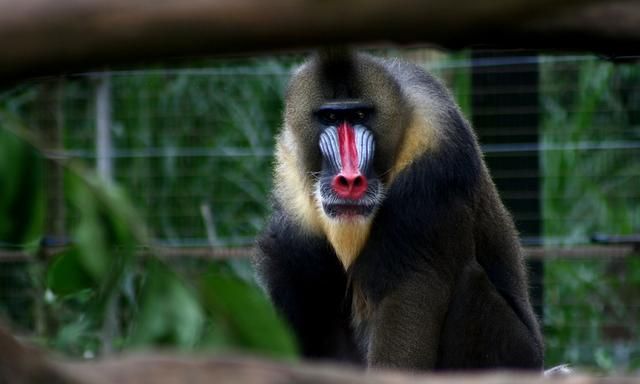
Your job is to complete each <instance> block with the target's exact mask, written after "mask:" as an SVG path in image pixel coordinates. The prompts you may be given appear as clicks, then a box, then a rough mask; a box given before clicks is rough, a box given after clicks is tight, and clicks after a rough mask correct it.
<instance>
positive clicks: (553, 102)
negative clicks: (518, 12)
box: [541, 59, 640, 372]
mask: <svg viewBox="0 0 640 384" xmlns="http://www.w3.org/2000/svg"><path fill="white" fill-rule="evenodd" d="M571 68H577V71H573V70H571V71H569V70H567V64H566V63H553V62H549V63H546V64H543V65H542V66H541V70H542V72H541V87H542V89H541V95H542V96H541V97H542V99H541V102H542V106H543V108H544V109H543V115H542V121H543V126H542V129H543V143H544V146H545V147H547V148H549V149H548V150H547V151H545V152H543V157H542V167H543V172H544V183H543V194H544V205H543V212H544V235H545V239H547V241H548V242H550V243H552V244H565V245H571V244H581V243H588V242H589V240H590V236H591V235H593V234H596V233H607V234H630V233H638V232H640V205H638V204H637V201H638V200H637V199H638V195H637V191H639V190H640V177H639V175H640V161H639V160H640V159H639V158H638V149H637V148H636V149H625V147H624V146H623V145H621V144H624V143H634V142H637V140H638V139H639V138H640V119H639V116H638V108H637V105H638V104H637V101H639V100H640V87H639V85H640V69H639V68H638V67H637V66H631V65H614V64H612V63H608V62H604V61H600V60H596V59H590V60H587V61H584V62H582V63H581V64H580V65H579V66H575V64H574V65H573V66H572V67H571ZM616 146H617V147H619V148H618V149H615V147H616ZM607 147H609V149H606V148H607ZM589 148H590V149H589ZM598 148H602V149H598ZM606 256H607V255H606V254H603V255H602V257H603V259H602V260H592V261H579V260H572V261H566V260H553V261H548V262H546V263H545V280H544V287H545V298H544V300H545V318H544V327H545V337H546V342H547V352H546V356H547V364H548V365H555V364H559V363H570V364H573V365H577V366H583V367H591V368H592V369H597V370H600V371H605V372H611V371H613V370H617V371H630V370H638V369H640V348H638V346H637V340H638V338H640V333H639V330H638V327H637V324H638V323H640V312H639V311H638V307H637V305H636V304H635V299H634V298H635V297H637V296H638V294H640V284H639V281H638V279H637V275H638V273H640V269H638V268H639V267H640V264H639V263H638V262H637V260H633V259H632V260H626V261H611V260H609V261H607V259H606Z"/></svg>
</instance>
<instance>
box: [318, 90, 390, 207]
mask: <svg viewBox="0 0 640 384" xmlns="http://www.w3.org/2000/svg"><path fill="white" fill-rule="evenodd" d="M314 119H315V120H316V124H317V126H318V127H320V135H319V139H318V149H317V150H319V151H320V154H321V158H322V165H321V170H320V172H319V177H318V179H317V181H316V182H315V194H314V195H315V199H316V203H317V204H318V206H319V207H321V208H322V210H323V212H324V214H325V215H326V216H327V217H329V218H331V219H340V220H358V219H363V218H368V217H369V216H371V215H372V214H373V213H374V211H375V208H376V207H377V206H378V205H379V204H380V203H381V201H382V199H383V190H384V188H383V185H382V183H381V181H380V179H379V177H378V175H377V174H376V171H375V167H374V158H375V153H376V142H375V135H374V132H373V130H372V129H371V124H373V122H374V120H375V109H374V107H373V106H372V105H370V104H367V103H364V102H361V101H358V100H342V101H330V102H327V103H324V104H322V105H321V106H320V107H319V108H318V109H317V110H316V111H315V112H314Z"/></svg>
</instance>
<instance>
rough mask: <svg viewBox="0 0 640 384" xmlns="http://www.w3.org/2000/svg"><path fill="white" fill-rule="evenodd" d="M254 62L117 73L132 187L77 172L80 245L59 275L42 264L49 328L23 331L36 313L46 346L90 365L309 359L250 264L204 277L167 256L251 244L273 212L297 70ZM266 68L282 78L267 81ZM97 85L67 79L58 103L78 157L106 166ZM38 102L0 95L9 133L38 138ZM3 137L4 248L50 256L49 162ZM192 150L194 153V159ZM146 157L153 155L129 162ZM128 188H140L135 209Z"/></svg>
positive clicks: (119, 118)
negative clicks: (183, 249)
mask: <svg viewBox="0 0 640 384" xmlns="http://www.w3.org/2000/svg"><path fill="white" fill-rule="evenodd" d="M244 65H245V66H244V67H243V68H231V67H224V66H222V67H220V68H214V69H213V70H212V69H207V71H214V75H212V76H209V75H207V74H206V73H203V74H198V75H195V76H188V75H186V74H185V73H184V72H176V73H166V72H163V71H160V72H153V71H151V72H148V73H140V74H133V75H123V76H121V77H118V76H115V77H113V78H112V81H113V83H112V85H113V89H114V94H113V110H114V116H113V119H114V123H113V132H112V133H113V138H114V147H115V148H116V149H117V150H118V151H121V153H116V157H115V158H116V162H115V164H114V165H115V174H116V175H117V176H116V177H117V178H118V179H117V180H116V182H115V183H109V182H105V181H103V180H101V179H99V178H98V177H96V176H95V175H94V173H93V172H92V171H89V170H88V169H86V168H85V167H86V166H91V165H92V164H90V163H89V164H87V163H86V162H84V163H81V162H79V161H77V160H76V161H72V162H71V163H69V164H65V166H66V171H65V176H64V198H65V202H64V206H65V211H66V225H65V227H66V228H67V230H68V234H69V239H70V241H71V243H70V244H69V245H68V246H67V247H66V248H65V249H64V251H63V252H62V253H61V254H58V255H57V256H56V257H55V259H53V261H52V262H51V263H50V264H49V265H48V266H45V267H46V268H44V269H43V268H41V266H42V265H41V264H40V263H36V264H34V268H32V273H31V275H32V277H33V280H32V281H31V282H30V286H29V289H35V290H36V291H38V292H39V293H38V295H37V296H36V297H35V298H34V299H33V301H32V307H33V308H39V309H38V310H36V311H31V312H32V313H34V314H33V316H34V317H35V320H34V322H35V323H37V324H40V326H32V325H27V324H26V323H24V322H22V321H23V320H24V314H21V316H22V317H21V316H18V317H17V320H18V322H21V323H22V324H23V325H24V326H29V327H33V328H35V329H36V331H37V332H38V334H36V335H35V337H37V338H41V339H43V340H44V342H46V343H48V344H49V345H51V346H53V347H55V348H57V349H59V350H61V351H64V352H65V353H67V354H71V355H76V356H85V357H92V356H96V355H98V354H101V353H102V352H104V351H109V350H112V349H126V348H136V349H139V348H149V347H154V346H162V347H174V348H179V349H183V350H194V349H197V350H211V349H213V350H229V349H232V350H247V351H252V352H255V353H263V354H268V355H271V356H278V357H288V358H291V357H294V356H295V355H296V348H295V342H294V340H293V338H292V336H291V334H290V332H289V330H288V329H287V328H286V327H285V326H284V324H283V323H282V321H281V320H280V319H279V318H278V316H277V314H276V313H275V311H274V309H273V308H272V307H271V304H270V303H269V301H268V300H267V299H266V298H265V297H264V294H263V293H262V292H261V290H260V289H259V288H258V287H257V286H256V285H255V283H254V282H253V281H252V276H251V274H250V273H247V271H248V269H247V267H246V265H243V263H238V262H228V263H227V262H221V263H211V262H209V263H204V264H203V263H200V265H198V266H197V270H194V269H191V270H190V269H189V268H182V267H180V268H176V266H174V265H167V264H165V263H163V262H161V261H160V260H158V259H156V258H155V257H154V249H155V248H154V245H155V241H156V240H155V239H158V238H159V239H160V240H161V241H162V240H164V239H167V240H170V241H175V240H176V239H183V240H185V241H186V242H188V241H189V240H190V239H205V240H206V241H207V242H208V244H211V245H221V244H224V245H227V244H244V243H246V242H247V241H248V240H249V239H251V238H252V237H253V236H255V234H256V233H257V231H258V230H259V229H260V228H261V226H262V223H263V220H264V218H265V217H266V216H267V211H268V205H267V199H266V196H267V194H268V190H269V179H270V178H269V177H268V176H266V175H268V173H269V169H270V161H271V157H270V156H271V148H272V146H273V132H274V130H275V129H276V128H277V121H278V120H279V117H280V108H281V100H282V96H283V92H284V83H285V79H286V71H287V69H286V68H288V67H285V66H283V65H282V64H280V63H279V62H276V61H269V60H266V61H261V62H260V63H257V62H251V61H249V62H247V63H245V64H244ZM229 71H230V72H229ZM234 71H236V72H234ZM196 72H197V73H199V72H198V70H197V69H196ZM215 73H217V75H216V74H215ZM264 73H267V78H270V79H271V80H265V79H260V78H261V77H263V75H264ZM269 73H271V74H269ZM229 75H231V77H230V76H229ZM231 78H233V80H234V81H229V79H231ZM93 88H94V82H93V81H92V80H90V79H86V78H80V79H79V80H76V81H68V82H65V83H60V84H59V89H57V91H58V95H59V97H58V99H57V101H55V102H56V103H58V107H59V108H61V109H62V110H63V111H67V112H66V113H63V114H61V118H60V122H59V123H60V124H62V126H63V130H64V132H66V133H69V132H71V130H72V129H73V130H74V131H73V132H74V134H65V135H64V147H65V150H69V151H70V152H71V153H72V154H73V155H74V156H77V157H79V158H85V159H92V158H94V151H93V149H89V150H87V148H92V147H93V145H94V143H93V137H94V130H95V126H94V124H95V123H94V120H95V118H94V116H93V115H94V113H95V111H94V105H93V102H92V101H93V100H92V97H91V92H92V90H93ZM37 96H38V92H37V91H36V92H34V91H32V89H31V88H29V87H26V88H21V89H17V90H16V91H15V92H14V93H13V94H12V95H11V97H7V98H6V99H4V100H0V104H1V105H0V112H2V113H3V114H0V117H5V119H6V120H7V121H9V120H10V121H11V125H9V124H8V123H7V124H4V125H3V126H2V127H3V128H8V129H9V130H10V131H11V132H17V133H19V134H20V135H23V136H24V137H27V138H29V140H31V138H32V137H31V136H30V134H29V133H28V132H27V131H26V130H24V129H23V128H22V127H24V126H29V125H31V124H33V121H32V120H31V118H30V117H29V116H30V115H31V114H30V112H31V111H33V110H34V109H37ZM211 110H214V111H216V113H211ZM8 116H10V117H11V119H8ZM1 122H2V121H0V123H1ZM77 132H84V133H83V134H77ZM0 134H1V135H2V136H0V149H6V150H5V151H3V152H0V154H1V155H2V158H1V159H2V160H3V161H2V162H0V172H2V173H0V176H2V177H3V178H4V179H5V180H9V181H10V182H8V183H5V184H3V185H0V209H2V211H0V213H1V214H2V216H1V217H0V235H1V236H0V241H2V242H3V243H2V247H3V248H6V247H7V245H8V244H9V243H11V244H14V243H15V244H17V245H24V244H25V243H28V242H29V241H31V242H32V243H33V244H34V246H32V247H31V248H30V249H28V250H29V251H31V252H36V251H37V250H38V243H39V241H38V239H39V238H40V237H42V236H43V235H45V233H43V226H42V221H43V219H42V218H43V216H44V213H45V212H46V207H45V206H44V204H43V200H44V198H43V197H44V194H45V193H46V190H45V189H44V188H43V187H42V179H43V175H42V171H41V170H40V169H41V167H42V165H41V164H40V165H38V164H35V162H36V160H37V161H40V162H41V161H42V160H40V159H39V158H38V157H36V159H35V160H32V159H31V158H29V157H28V156H27V155H25V153H26V152H23V150H22V149H20V150H19V151H18V150H13V148H14V147H20V146H21V147H25V148H28V146H25V144H24V142H23V140H22V139H20V138H17V137H14V136H13V135H12V134H10V133H8V131H6V130H3V129H0ZM32 141H33V142H35V143H39V141H38V139H37V138H36V139H34V140H32ZM44 145H46V143H44ZM36 146H42V144H36ZM44 148H45V147H42V148H41V149H44ZM185 149H187V150H189V151H190V152H189V153H186V154H185V153H181V152H180V151H184V150H185ZM12 151H13V152H12ZM14 152H15V153H14ZM140 152H142V153H145V155H143V156H135V155H134V156H130V155H129V154H131V153H134V154H137V153H140ZM34 153H36V152H34ZM4 159H8V161H4ZM185 169H188V170H189V174H191V175H193V177H192V178H190V179H189V180H188V181H187V182H185V178H184V177H183V176H184V174H183V173H180V172H184V170H185ZM12 183H13V184H12ZM17 183H22V184H23V185H22V184H21V185H18V184H17ZM125 189H126V190H127V191H136V193H135V194H133V195H132V196H133V200H131V199H130V197H129V194H127V193H125V192H124V191H125ZM185 192H188V193H187V194H185ZM31 196H34V197H33V198H31ZM25 197H26V198H25ZM238 202H242V204H238ZM16 203H19V204H20V213H19V212H18V211H16V209H17V208H16ZM231 203H233V204H231ZM204 211H208V214H207V215H205V214H203V213H202V212H204ZM21 212H27V213H29V215H28V216H27V217H26V218H25V219H28V220H25V221H24V223H23V224H22V223H21V224H20V225H17V224H18V223H17V222H15V221H12V220H15V218H17V217H20V218H22V217H23V216H21ZM214 214H215V215H214ZM14 234H15V235H14ZM151 234H153V236H152V235H151ZM152 239H154V240H152ZM180 264H181V265H187V264H189V263H188V262H187V261H185V262H184V263H180ZM181 268H182V269H184V270H183V271H180V269H181ZM22 269H24V268H22ZM30 269H31V268H30ZM203 271H209V272H203ZM14 275H16V276H17V275H18V274H17V272H15V273H14V272H12V274H11V276H14ZM15 286H17V285H15ZM3 287H6V286H5V285H4V282H3ZM13 287H14V286H10V287H9V289H13ZM41 290H44V292H43V291H41ZM0 295H1V293H0ZM26 295H27V294H25V296H26ZM0 305H2V306H4V305H7V307H8V308H9V309H11V308H13V307H15V306H16V303H12V302H10V301H8V300H6V299H5V298H4V297H2V296H0ZM2 308H3V307H0V309H2ZM31 312H30V313H31ZM28 316H32V315H31V314H29V315H28Z"/></svg>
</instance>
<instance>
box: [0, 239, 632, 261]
mask: <svg viewBox="0 0 640 384" xmlns="http://www.w3.org/2000/svg"><path fill="white" fill-rule="evenodd" d="M65 250H66V248H65V247H51V248H44V251H45V252H46V256H47V257H48V258H55V257H56V256H57V255H58V254H60V253H62V252H64V251H65ZM255 252H256V250H255V248H253V247H179V246H176V247H150V248H149V249H148V250H140V251H138V253H139V256H157V257H159V258H161V259H166V260H173V259H181V258H190V259H203V260H211V261H213V260H230V259H248V258H250V257H251V255H252V254H254V253H255ZM637 254H638V250H637V249H636V248H635V247H634V245H633V244H623V245H581V246H563V247H540V246H530V247H524V256H525V258H527V259H533V260H539V259H614V258H625V257H631V256H634V255H637ZM32 260H33V256H31V255H29V254H28V253H26V252H23V251H10V250H0V264H1V263H3V262H28V261H32Z"/></svg>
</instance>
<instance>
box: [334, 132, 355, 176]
mask: <svg viewBox="0 0 640 384" xmlns="http://www.w3.org/2000/svg"><path fill="white" fill-rule="evenodd" d="M338 143H339V147H340V160H341V161H342V174H344V175H345V176H347V177H349V176H355V175H358V174H359V173H360V172H359V170H358V147H357V146H356V132H355V130H354V129H353V127H352V126H351V125H349V123H346V122H345V123H342V124H340V126H339V127H338Z"/></svg>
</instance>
